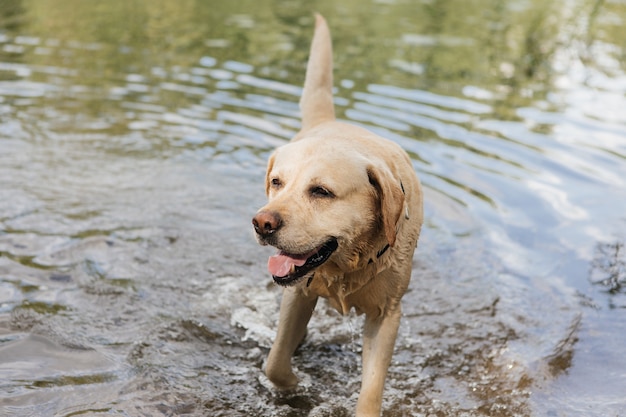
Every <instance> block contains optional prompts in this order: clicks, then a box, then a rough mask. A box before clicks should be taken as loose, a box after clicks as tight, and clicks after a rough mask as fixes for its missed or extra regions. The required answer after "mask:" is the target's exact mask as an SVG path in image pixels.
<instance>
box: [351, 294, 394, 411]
mask: <svg viewBox="0 0 626 417" xmlns="http://www.w3.org/2000/svg"><path fill="white" fill-rule="evenodd" d="M401 315H402V309H401V307H400V304H398V306H397V307H396V308H395V309H394V310H392V311H387V312H386V314H384V315H383V316H382V317H371V316H366V317H365V324H364V327H363V355H362V360H363V376H362V380H361V392H360V393H359V399H358V401H357V405H356V415H357V417H370V416H371V417H373V416H375V417H379V416H380V410H381V405H382V399H383V389H384V386H385V378H386V377H387V368H389V364H390V363H391V356H392V355H393V347H394V345H395V342H396V336H397V334H398V326H399V325H400V316H401Z"/></svg>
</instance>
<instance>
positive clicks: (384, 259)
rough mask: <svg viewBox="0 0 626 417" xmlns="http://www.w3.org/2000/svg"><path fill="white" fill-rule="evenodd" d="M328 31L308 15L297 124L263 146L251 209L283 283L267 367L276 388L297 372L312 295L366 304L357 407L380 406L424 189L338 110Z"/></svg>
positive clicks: (369, 410) (386, 145) (392, 148)
mask: <svg viewBox="0 0 626 417" xmlns="http://www.w3.org/2000/svg"><path fill="white" fill-rule="evenodd" d="M332 67H333V63H332V44H331V36H330V31H329V29H328V26H327V24H326V21H325V19H324V18H323V17H322V16H321V15H319V14H316V15H315V32H314V35H313V41H312V44H311V51H310V56H309V60H308V64H307V69H306V76H305V82H304V89H303V92H302V96H301V99H300V110H301V113H302V127H301V130H300V131H299V132H298V133H297V134H296V136H295V137H294V138H293V139H292V140H291V141H290V142H289V143H287V144H285V145H283V146H280V147H278V148H277V149H276V150H275V151H274V152H273V154H272V155H271V156H270V158H269V161H268V166H267V173H266V178H265V191H266V194H267V196H268V203H267V204H266V205H265V206H264V207H262V208H261V209H260V210H259V211H258V212H257V213H256V214H255V215H254V217H253V219H252V224H253V227H254V231H255V236H256V239H257V241H258V242H259V243H260V244H261V245H271V246H274V247H275V248H277V249H278V253H277V254H275V255H273V256H271V257H270V258H269V261H268V270H269V272H270V273H271V275H272V277H273V279H274V281H275V282H276V283H277V284H278V285H281V286H283V287H285V288H284V290H283V296H282V301H281V305H280V313H279V323H278V330H277V334H276V338H275V340H274V342H273V345H272V347H271V349H270V352H269V355H268V357H267V360H266V363H265V373H266V375H267V377H268V378H269V380H270V381H272V383H273V384H274V385H275V386H276V387H277V388H281V389H289V388H292V387H295V386H296V385H297V383H298V379H297V377H296V375H295V374H294V372H293V371H292V368H291V357H292V355H293V353H294V351H295V350H296V348H297V347H298V345H299V344H300V343H301V342H302V340H303V338H304V336H305V334H306V327H307V324H308V322H309V319H310V318H311V314H312V313H313V309H314V308H315V305H316V303H317V299H318V297H324V298H326V299H328V301H329V302H330V304H331V305H332V306H333V307H334V308H336V309H337V310H338V311H339V312H340V313H342V314H346V313H348V312H349V311H350V310H351V309H352V308H354V309H355V310H356V312H357V314H365V321H364V326H363V350H362V363H363V367H362V368H363V373H362V380H361V390H360V392H359V397H358V400H357V405H356V415H357V416H359V417H364V416H380V412H381V406H382V395H383V388H384V383H385V378H386V376H387V369H388V367H389V364H390V362H391V357H392V354H393V349H394V345H395V340H396V336H397V333H398V326H399V323H400V317H401V314H402V313H401V312H402V310H401V298H402V296H403V295H404V293H405V292H406V290H407V287H408V285H409V281H410V279H411V270H412V259H413V253H414V250H415V248H416V245H417V241H418V238H419V234H420V229H421V225H422V221H423V203H422V190H421V186H420V182H419V179H418V178H417V175H416V174H415V172H414V170H413V166H412V163H411V160H410V158H409V156H408V155H407V153H406V152H405V151H404V150H403V149H402V148H400V146H398V145H397V144H396V143H394V142H392V141H390V140H387V139H384V138H382V137H380V136H377V135H375V134H374V133H372V132H370V131H368V130H366V129H364V128H361V127H358V126H355V125H351V124H348V123H344V122H339V121H337V120H336V119H335V110H334V106H333V95H332V85H333V74H332V71H333V69H332Z"/></svg>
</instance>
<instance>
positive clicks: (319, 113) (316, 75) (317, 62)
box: [300, 13, 335, 130]
mask: <svg viewBox="0 0 626 417" xmlns="http://www.w3.org/2000/svg"><path fill="white" fill-rule="evenodd" d="M300 111H301V112H302V130H307V129H310V128H312V127H314V126H315V125H318V124H320V123H322V122H325V121H329V120H335V108H334V105H333V47H332V43H331V39H330V30H329V29H328V25H327V24H326V20H325V19H324V18H323V17H322V16H321V15H320V14H317V13H316V14H315V34H314V35H313V42H312V44H311V54H310V55H309V62H308V64H307V67H306V78H305V80H304V91H303V92H302V98H300Z"/></svg>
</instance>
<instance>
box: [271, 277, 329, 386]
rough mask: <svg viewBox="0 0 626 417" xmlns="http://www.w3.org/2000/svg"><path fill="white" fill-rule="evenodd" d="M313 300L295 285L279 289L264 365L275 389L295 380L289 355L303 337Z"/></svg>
mask: <svg viewBox="0 0 626 417" xmlns="http://www.w3.org/2000/svg"><path fill="white" fill-rule="evenodd" d="M316 303H317V296H311V295H308V296H307V295H305V294H304V293H303V292H302V291H301V290H300V289H299V288H297V287H289V288H285V290H284V291H283V299H282V302H281V303H280V314H279V317H278V330H277V332H276V339H275V340H274V344H273V345H272V348H271V349H270V353H269V355H268V357H267V363H266V365H265V374H266V375H267V377H268V378H269V379H270V381H272V383H273V384H274V385H276V386H277V387H278V388H292V387H294V386H295V385H297V383H298V378H297V377H296V375H295V374H294V373H293V371H292V370H291V356H292V355H293V353H294V352H295V350H296V348H297V347H298V345H299V344H300V342H302V339H304V336H305V334H306V327H307V324H308V323H309V319H310V318H311V314H312V313H313V309H314V308H315V304H316Z"/></svg>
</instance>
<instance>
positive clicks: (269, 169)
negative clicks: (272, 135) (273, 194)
mask: <svg viewBox="0 0 626 417" xmlns="http://www.w3.org/2000/svg"><path fill="white" fill-rule="evenodd" d="M275 159H276V152H274V153H272V154H271V155H270V157H269V159H268V161H267V170H266V171H265V195H266V196H269V195H270V173H271V172H272V169H273V168H274V160H275Z"/></svg>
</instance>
